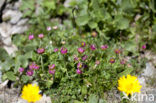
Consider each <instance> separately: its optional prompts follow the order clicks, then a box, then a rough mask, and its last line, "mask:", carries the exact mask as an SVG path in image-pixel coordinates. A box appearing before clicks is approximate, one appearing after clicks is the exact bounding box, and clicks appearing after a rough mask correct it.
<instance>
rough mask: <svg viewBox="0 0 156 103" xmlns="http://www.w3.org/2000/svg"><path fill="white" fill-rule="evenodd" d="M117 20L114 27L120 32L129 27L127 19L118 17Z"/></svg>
mask: <svg viewBox="0 0 156 103" xmlns="http://www.w3.org/2000/svg"><path fill="white" fill-rule="evenodd" d="M117 19H118V20H117V22H116V23H117V24H116V26H117V27H118V28H119V29H121V30H123V29H127V28H128V27H129V22H130V21H129V20H128V19H126V18H124V17H119V18H117Z"/></svg>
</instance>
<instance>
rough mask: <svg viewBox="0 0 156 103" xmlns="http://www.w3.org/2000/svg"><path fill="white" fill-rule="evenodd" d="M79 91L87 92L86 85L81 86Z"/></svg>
mask: <svg viewBox="0 0 156 103" xmlns="http://www.w3.org/2000/svg"><path fill="white" fill-rule="evenodd" d="M81 92H82V94H87V87H86V86H83V87H82V88H81Z"/></svg>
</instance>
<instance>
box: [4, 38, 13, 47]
mask: <svg viewBox="0 0 156 103" xmlns="http://www.w3.org/2000/svg"><path fill="white" fill-rule="evenodd" d="M3 43H4V44H5V45H7V46H10V45H11V44H12V43H11V37H10V36H9V37H7V38H3Z"/></svg>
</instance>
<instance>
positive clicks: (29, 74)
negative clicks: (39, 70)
mask: <svg viewBox="0 0 156 103" xmlns="http://www.w3.org/2000/svg"><path fill="white" fill-rule="evenodd" d="M26 74H27V75H28V76H32V75H33V74H34V71H33V70H28V71H27V73H26Z"/></svg>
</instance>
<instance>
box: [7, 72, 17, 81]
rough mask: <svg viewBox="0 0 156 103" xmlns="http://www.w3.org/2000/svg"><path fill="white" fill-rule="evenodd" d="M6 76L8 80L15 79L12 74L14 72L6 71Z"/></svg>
mask: <svg viewBox="0 0 156 103" xmlns="http://www.w3.org/2000/svg"><path fill="white" fill-rule="evenodd" d="M6 76H7V78H8V79H9V80H12V81H16V76H15V75H14V72H7V73H6Z"/></svg>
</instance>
